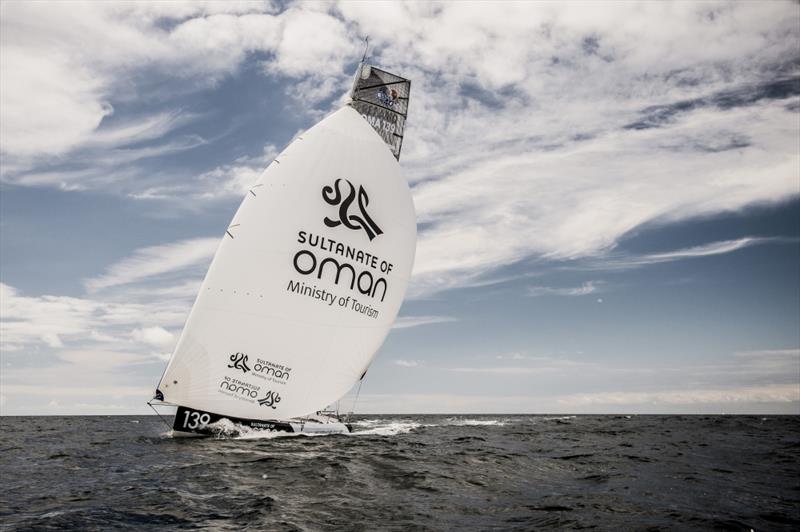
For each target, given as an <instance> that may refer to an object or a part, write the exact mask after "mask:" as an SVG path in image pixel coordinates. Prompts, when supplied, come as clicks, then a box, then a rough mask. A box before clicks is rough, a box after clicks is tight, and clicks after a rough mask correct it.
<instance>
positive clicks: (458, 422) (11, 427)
mask: <svg viewBox="0 0 800 532" xmlns="http://www.w3.org/2000/svg"><path fill="white" fill-rule="evenodd" d="M353 423H354V427H353V428H354V432H353V433H352V434H349V435H316V436H313V435H312V436H309V435H278V434H275V433H264V432H254V431H245V432H242V433H239V434H238V435H228V436H225V435H220V436H219V437H207V438H171V437H170V436H169V434H168V430H167V427H166V426H165V425H164V424H163V423H162V421H161V420H160V419H159V418H158V417H155V416H141V417H135V416H88V417H3V418H0V529H1V530H98V531H106V530H153V531H160V530H280V531H293V530H297V531H300V530H308V531H317V530H353V531H361V530H365V531H372V530H396V531H409V530H436V531H439V530H442V531H450V530H453V531H462V530H562V529H567V530H573V529H587V528H589V529H596V530H744V531H750V530H753V531H760V530H798V529H800V416H766V417H765V416H701V415H698V416H649V415H635V416H613V415H606V416H593V415H579V416H568V415H563V416H561V415H559V416H548V415H406V416H388V415H362V416H354V418H353Z"/></svg>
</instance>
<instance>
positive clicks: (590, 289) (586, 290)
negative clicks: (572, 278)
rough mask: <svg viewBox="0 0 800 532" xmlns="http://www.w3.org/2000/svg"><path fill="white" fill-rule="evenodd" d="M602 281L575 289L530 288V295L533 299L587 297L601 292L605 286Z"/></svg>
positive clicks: (585, 284)
mask: <svg viewBox="0 0 800 532" xmlns="http://www.w3.org/2000/svg"><path fill="white" fill-rule="evenodd" d="M603 284H604V283H603V282H602V281H586V282H585V283H583V284H582V285H581V286H573V287H552V286H529V287H528V295H529V296H531V297H538V296H565V297H576V296H587V295H589V294H594V293H596V292H599V291H600V290H601V289H602V288H601V287H602V286H603Z"/></svg>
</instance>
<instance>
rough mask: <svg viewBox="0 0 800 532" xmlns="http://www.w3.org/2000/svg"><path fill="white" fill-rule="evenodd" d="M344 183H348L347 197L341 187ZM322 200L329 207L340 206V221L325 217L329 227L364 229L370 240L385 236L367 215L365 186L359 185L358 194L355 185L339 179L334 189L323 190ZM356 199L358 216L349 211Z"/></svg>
mask: <svg viewBox="0 0 800 532" xmlns="http://www.w3.org/2000/svg"><path fill="white" fill-rule="evenodd" d="M342 182H344V183H347V186H348V187H349V190H348V191H347V193H346V195H345V194H343V193H342V190H341V189H340V187H339V185H340V184H341V183H342ZM322 198H323V199H324V200H325V202H326V203H328V204H329V205H334V206H336V205H338V206H339V219H338V220H334V219H332V218H328V217H327V216H326V217H325V225H327V226H328V227H336V226H338V225H344V226H345V227H347V228H348V229H353V230H355V231H357V230H359V229H363V230H364V232H366V233H367V236H368V237H369V239H370V240H372V239H374V238H375V237H376V236H378V235H382V234H383V231H382V230H381V228H380V227H378V224H376V223H375V221H374V220H373V219H372V218H370V216H369V214H368V213H367V205H369V196H367V191H366V190H364V187H363V186H361V185H359V186H358V193H356V187H355V185H353V183H351V182H350V181H348V180H347V179H337V180H336V181H335V182H334V183H333V186H332V187H331V186H326V187H323V188H322ZM356 199H358V211H359V212H358V214H353V213H351V212H349V211H350V207H351V206H352V205H353V202H354V201H356Z"/></svg>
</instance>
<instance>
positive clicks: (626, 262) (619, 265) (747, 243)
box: [582, 237, 797, 270]
mask: <svg viewBox="0 0 800 532" xmlns="http://www.w3.org/2000/svg"><path fill="white" fill-rule="evenodd" d="M796 242H797V241H796V240H794V239H787V238H778V237H744V238H738V239H734V240H721V241H718V242H710V243H708V244H703V245H700V246H693V247H690V248H684V249H678V250H674V251H666V252H661V253H646V254H642V255H614V254H610V255H608V256H607V257H604V258H601V259H599V260H592V261H589V262H587V263H585V264H584V266H582V267H586V268H589V269H602V270H612V269H628V268H635V267H638V266H647V265H650V264H659V263H662V262H672V261H676V260H683V259H694V258H700V257H712V256H715V255H723V254H725V253H732V252H734V251H738V250H740V249H744V248H748V247H751V246H759V245H765V244H786V243H796Z"/></svg>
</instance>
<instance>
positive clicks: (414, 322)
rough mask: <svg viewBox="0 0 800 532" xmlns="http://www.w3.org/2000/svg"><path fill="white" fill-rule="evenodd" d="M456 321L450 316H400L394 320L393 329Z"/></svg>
mask: <svg viewBox="0 0 800 532" xmlns="http://www.w3.org/2000/svg"><path fill="white" fill-rule="evenodd" d="M454 321H457V318H454V317H452V316H400V317H399V318H397V320H396V321H395V322H394V325H393V326H392V328H393V329H409V328H411V327H420V326H422V325H434V324H436V323H451V322H454Z"/></svg>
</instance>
